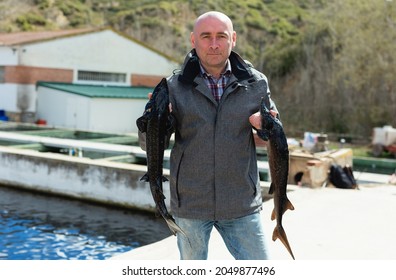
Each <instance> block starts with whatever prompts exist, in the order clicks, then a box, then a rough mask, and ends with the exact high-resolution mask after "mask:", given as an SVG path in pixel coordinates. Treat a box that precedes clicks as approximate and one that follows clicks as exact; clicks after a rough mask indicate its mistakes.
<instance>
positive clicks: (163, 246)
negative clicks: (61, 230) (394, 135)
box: [112, 172, 396, 260]
mask: <svg viewBox="0 0 396 280" xmlns="http://www.w3.org/2000/svg"><path fill="white" fill-rule="evenodd" d="M356 173H357V174H356ZM356 173H355V177H357V178H360V179H361V180H362V182H363V183H361V184H359V187H360V189H359V190H344V189H338V188H333V187H327V188H316V189H312V188H307V187H297V186H291V188H290V189H291V191H290V192H288V197H289V199H290V201H291V202H292V204H293V205H294V207H295V210H294V211H287V212H286V213H285V214H284V216H283V227H284V229H285V231H286V233H287V236H288V239H289V243H290V245H291V247H292V249H293V252H294V255H295V257H296V260H396V208H395V207H396V185H393V184H389V183H388V179H389V176H386V175H382V176H381V175H375V174H363V173H362V174H359V172H356ZM358 182H359V181H358ZM272 208H273V200H272V199H271V200H268V201H266V202H264V209H263V211H262V212H261V216H262V221H263V224H264V228H265V230H266V232H267V238H268V246H269V249H270V252H271V259H274V260H291V257H290V255H289V253H288V252H287V250H286V248H285V247H284V246H283V244H282V243H281V242H280V241H279V240H277V241H276V242H273V241H272V240H271V237H272V231H273V229H274V227H275V221H271V219H270V216H271V212H272ZM112 259H119V260H160V259H167V260H178V259H179V253H178V249H177V245H176V237H174V236H171V237H168V238H166V239H164V240H161V241H159V242H156V243H154V244H150V245H147V246H143V247H140V248H137V249H134V250H132V251H130V252H126V253H123V254H120V255H117V256H115V257H113V258H112ZM208 259H210V260H231V259H233V258H232V256H231V255H230V254H229V252H228V251H227V249H226V247H225V246H224V244H223V242H222V239H221V237H220V235H219V234H218V233H217V231H216V230H215V229H214V230H213V232H212V236H211V240H210V244H209V257H208Z"/></svg>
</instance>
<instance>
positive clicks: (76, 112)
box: [37, 86, 147, 133]
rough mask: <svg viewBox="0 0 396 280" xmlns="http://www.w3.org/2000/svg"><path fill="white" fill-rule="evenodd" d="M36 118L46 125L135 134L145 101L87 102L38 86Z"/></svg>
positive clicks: (100, 99)
mask: <svg viewBox="0 0 396 280" xmlns="http://www.w3.org/2000/svg"><path fill="white" fill-rule="evenodd" d="M38 96H39V97H38V102H37V103H38V106H37V118H39V119H44V120H46V121H47V124H48V125H51V126H59V127H67V128H73V129H81V130H94V131H106V132H113V133H137V131H138V129H137V126H136V119H137V118H138V117H140V116H141V115H142V114H143V110H144V107H145V105H146V103H147V99H120V98H88V97H85V96H80V95H77V94H72V93H66V92H63V91H59V90H55V89H51V88H47V87H43V86H39V87H38Z"/></svg>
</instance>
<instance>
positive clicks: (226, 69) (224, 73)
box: [199, 59, 231, 77]
mask: <svg viewBox="0 0 396 280" xmlns="http://www.w3.org/2000/svg"><path fill="white" fill-rule="evenodd" d="M199 67H200V68H201V74H202V76H204V77H212V75H211V74H209V73H208V72H206V70H205V68H204V67H203V66H202V64H201V61H200V62H199ZM230 74H231V63H230V60H229V59H228V60H227V64H226V67H225V68H224V71H223V72H222V73H221V74H220V75H221V76H228V75H230Z"/></svg>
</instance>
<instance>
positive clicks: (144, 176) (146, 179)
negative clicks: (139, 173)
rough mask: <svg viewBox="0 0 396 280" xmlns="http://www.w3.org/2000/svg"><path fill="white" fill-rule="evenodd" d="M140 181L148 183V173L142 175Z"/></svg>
mask: <svg viewBox="0 0 396 280" xmlns="http://www.w3.org/2000/svg"><path fill="white" fill-rule="evenodd" d="M140 181H145V182H148V181H149V175H148V173H146V174H144V175H143V177H142V178H140Z"/></svg>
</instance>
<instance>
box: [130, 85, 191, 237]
mask: <svg viewBox="0 0 396 280" xmlns="http://www.w3.org/2000/svg"><path fill="white" fill-rule="evenodd" d="M172 122H173V118H172V116H171V114H170V111H169V91H168V85H167V82H166V79H165V78H164V79H162V81H161V82H160V83H159V84H158V85H157V86H156V87H155V89H154V91H153V95H152V97H151V99H150V100H149V102H148V103H147V105H146V108H145V111H144V113H143V116H142V117H140V118H138V119H137V120H136V124H137V126H138V128H139V131H140V132H142V133H146V152H147V173H146V174H145V175H144V176H143V177H142V178H141V180H145V181H146V182H149V183H150V189H151V194H152V195H153V198H154V201H155V205H156V209H157V211H158V213H159V214H161V216H162V217H163V218H164V219H165V221H166V223H167V224H168V226H169V229H170V230H171V231H172V233H173V234H174V235H176V233H177V232H179V233H182V234H183V235H185V233H184V232H183V230H182V229H181V228H180V227H179V226H178V225H177V224H176V222H175V220H174V219H173V217H172V216H171V215H170V214H169V213H168V210H167V209H166V205H165V195H164V193H163V189H162V182H165V181H168V179H167V178H166V177H165V176H163V173H162V168H163V160H164V150H165V149H166V148H167V147H168V144H169V143H168V142H167V140H168V139H169V135H170V134H171V133H172V129H173V124H172Z"/></svg>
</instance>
